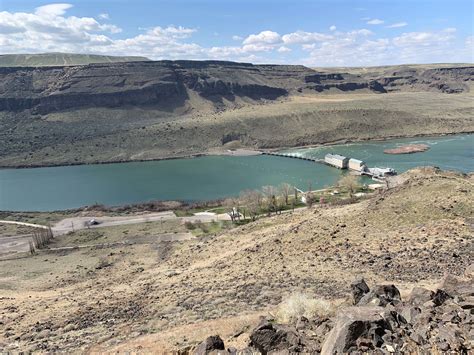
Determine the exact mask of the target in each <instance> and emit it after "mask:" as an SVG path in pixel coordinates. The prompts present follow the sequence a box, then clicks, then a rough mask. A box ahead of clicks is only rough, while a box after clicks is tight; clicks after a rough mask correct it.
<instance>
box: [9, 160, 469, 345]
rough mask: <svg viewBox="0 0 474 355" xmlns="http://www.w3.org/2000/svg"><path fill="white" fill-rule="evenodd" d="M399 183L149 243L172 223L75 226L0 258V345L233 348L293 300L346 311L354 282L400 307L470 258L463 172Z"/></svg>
mask: <svg viewBox="0 0 474 355" xmlns="http://www.w3.org/2000/svg"><path fill="white" fill-rule="evenodd" d="M398 183H399V185H398V186H397V187H394V188H392V189H390V190H388V191H385V192H381V193H376V194H374V195H373V196H372V197H370V198H369V199H366V200H362V201H360V202H357V203H355V204H348V205H341V206H337V205H326V206H316V207H313V208H311V209H302V210H297V211H295V212H294V213H288V214H282V215H277V216H272V217H270V218H261V219H259V220H257V221H256V222H253V223H249V224H247V225H244V226H240V227H236V228H233V229H231V230H229V231H223V232H220V233H216V234H208V235H207V236H201V237H197V238H194V239H191V240H182V241H179V242H165V241H160V238H161V236H162V235H163V233H165V234H166V235H169V234H170V233H173V231H174V233H182V232H183V231H184V226H183V225H179V224H178V225H177V224H176V222H174V221H166V222H165V223H163V222H149V223H143V224H137V225H134V226H116V227H110V228H109V227H107V228H102V229H90V230H89V229H85V230H83V231H79V232H77V231H76V232H74V233H72V234H69V235H65V236H62V237H59V238H58V239H57V240H56V241H55V242H53V243H52V244H51V245H50V247H51V248H52V249H51V250H43V251H39V252H38V254H37V255H35V256H25V257H23V258H13V259H11V260H0V265H1V267H0V289H1V293H2V303H1V304H0V314H2V323H1V324H0V329H1V330H2V331H0V347H1V348H2V349H5V350H7V351H8V350H10V351H18V350H19V349H22V350H23V351H42V352H51V351H53V352H54V351H58V350H61V351H69V352H70V351H78V350H82V351H87V352H101V351H105V350H107V351H120V352H124V351H132V352H133V351H135V352H136V351H139V352H157V351H163V350H164V349H168V350H176V349H183V348H187V347H189V346H194V345H196V344H198V343H199V342H200V341H202V340H203V339H205V338H206V337H207V336H210V335H215V334H218V335H220V336H221V337H222V339H224V340H225V343H226V346H236V347H238V348H243V347H245V346H246V344H248V342H249V335H250V333H251V332H252V329H253V328H254V327H255V326H256V325H257V324H258V323H259V316H267V317H275V316H278V309H279V305H280V304H281V303H282V302H283V304H285V302H286V300H288V299H289V297H291V296H292V295H294V294H295V293H304V294H308V295H309V297H312V298H314V299H317V300H325V301H324V302H329V303H330V304H331V305H332V306H331V307H338V305H344V304H345V305H347V302H349V301H348V300H349V294H350V292H351V286H350V285H351V282H352V281H353V280H354V279H355V278H357V277H360V276H363V277H364V278H365V280H366V282H367V284H369V285H370V287H371V288H372V287H373V285H375V284H380V283H383V284H392V283H393V284H394V285H396V287H397V288H398V289H400V292H401V294H402V296H403V297H404V298H406V296H407V294H408V291H409V290H411V289H412V288H413V287H414V286H422V287H426V288H428V289H430V290H434V289H435V288H436V284H437V283H438V281H439V280H440V279H441V278H442V277H443V275H445V274H450V275H453V276H454V275H458V276H461V275H463V273H464V271H465V270H466V268H467V267H468V266H469V265H470V263H472V248H473V238H472V226H471V225H470V223H471V222H472V218H473V217H474V216H473V208H472V193H473V176H472V175H470V176H466V175H461V174H456V173H449V172H442V171H439V170H436V169H432V168H427V169H426V168H424V169H416V170H412V171H409V172H407V173H405V174H403V175H401V176H400V177H399V179H398ZM90 213H94V211H90ZM121 241H122V243H121ZM55 247H66V248H62V249H57V250H54V248H55ZM68 247H69V248H68ZM71 247H75V248H71ZM324 302H323V301H320V303H321V304H322V305H324V304H325V303H324ZM456 302H461V301H459V299H458V301H456ZM467 302H468V303H469V302H471V301H469V299H468V301H467ZM466 304H467V303H466ZM331 307H329V308H328V309H327V310H326V311H325V312H332V310H331V309H330V308H331ZM420 307H421V306H420ZM423 307H428V305H423ZM467 307H469V306H467ZM470 307H471V308H472V303H471V306H470ZM323 308H324V307H323ZM325 316H329V314H325ZM444 319H445V318H443V320H444ZM449 319H451V318H449ZM312 321H314V319H311V322H312ZM444 321H445V320H444ZM463 322H464V321H463ZM438 326H439V327H440V329H441V325H436V327H438ZM331 327H332V325H331V323H327V328H328V329H326V330H324V331H323V333H321V334H319V335H318V336H322V335H323V334H327V332H328V331H329V329H330V328H331ZM432 340H433V341H435V338H434V337H433V339H432ZM451 341H452V342H454V340H451ZM460 341H461V340H460ZM427 344H428V345H429V346H431V345H430V343H429V342H428V343H427ZM450 344H451V343H450ZM436 346H437V345H436ZM451 346H453V344H451Z"/></svg>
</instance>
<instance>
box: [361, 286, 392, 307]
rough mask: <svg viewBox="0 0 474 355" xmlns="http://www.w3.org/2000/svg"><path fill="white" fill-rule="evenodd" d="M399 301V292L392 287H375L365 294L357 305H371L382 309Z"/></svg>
mask: <svg viewBox="0 0 474 355" xmlns="http://www.w3.org/2000/svg"><path fill="white" fill-rule="evenodd" d="M400 301H401V296H400V291H398V289H397V288H396V287H395V286H394V285H377V286H375V288H374V289H372V290H371V291H369V292H368V293H367V294H365V295H364V296H363V297H362V298H361V299H360V300H359V302H358V303H357V305H358V306H362V305H372V306H381V307H384V306H386V305H387V304H392V305H396V304H398V303H399V302H400Z"/></svg>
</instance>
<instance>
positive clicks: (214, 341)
mask: <svg viewBox="0 0 474 355" xmlns="http://www.w3.org/2000/svg"><path fill="white" fill-rule="evenodd" d="M215 350H225V346H224V342H223V341H222V339H221V337H220V336H219V335H212V336H210V337H207V338H206V340H204V341H203V342H202V343H201V344H199V345H198V346H197V347H196V349H194V354H195V355H206V354H208V353H209V352H212V351H215Z"/></svg>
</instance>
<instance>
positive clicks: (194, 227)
mask: <svg viewBox="0 0 474 355" xmlns="http://www.w3.org/2000/svg"><path fill="white" fill-rule="evenodd" d="M184 226H185V227H186V229H189V230H194V229H196V225H195V224H194V223H193V222H190V221H186V222H184Z"/></svg>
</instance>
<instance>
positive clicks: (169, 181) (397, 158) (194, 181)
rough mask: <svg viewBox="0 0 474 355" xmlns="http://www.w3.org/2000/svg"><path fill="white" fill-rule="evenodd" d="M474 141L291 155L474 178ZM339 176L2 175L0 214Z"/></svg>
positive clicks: (304, 171) (111, 168)
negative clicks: (399, 151)
mask: <svg viewBox="0 0 474 355" xmlns="http://www.w3.org/2000/svg"><path fill="white" fill-rule="evenodd" d="M406 143H425V144H428V145H429V146H430V147H431V149H430V150H428V151H427V152H424V153H416V154H408V155H387V154H383V150H384V149H387V148H393V147H396V146H398V145H401V144H406ZM473 147H474V136H473V135H457V136H447V137H438V138H422V139H420V138H413V139H397V140H391V141H382V142H366V143H354V144H346V145H337V146H326V147H319V148H305V149H291V150H286V151H291V152H293V153H295V152H296V153H298V154H302V155H305V156H312V157H324V155H325V154H326V153H338V154H344V155H347V156H351V157H354V158H358V159H362V160H364V161H366V162H367V163H368V165H369V166H371V167H372V166H389V167H392V168H395V169H396V170H397V171H398V172H403V171H406V170H408V169H410V168H412V167H415V166H420V165H436V166H439V167H441V168H443V169H452V170H459V171H463V172H469V171H474V149H473ZM341 174H342V172H341V171H340V170H338V169H335V168H331V167H328V166H325V165H321V164H316V163H312V162H308V161H303V160H297V159H289V158H281V157H274V156H264V155H262V156H250V157H234V156H207V157H199V158H193V159H176V160H164V161H152V162H134V163H120V164H103V165H81V166H65V167H51V168H34V169H4V170H0V210H10V211H51V210H61V209H68V208H76V207H81V206H85V205H91V204H94V203H100V204H105V205H121V204H128V203H137V202H144V201H150V200H185V201H200V200H212V199H218V198H224V197H227V196H232V195H237V194H238V193H239V192H240V191H242V190H245V189H258V188H260V187H262V186H264V185H279V184H281V183H282V182H288V183H290V184H292V185H295V186H297V187H298V188H300V189H302V190H306V189H307V187H308V185H309V184H310V183H311V185H312V188H313V189H316V188H322V187H325V186H328V185H331V184H334V183H335V182H336V181H337V180H338V179H339V178H340V176H341Z"/></svg>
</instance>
